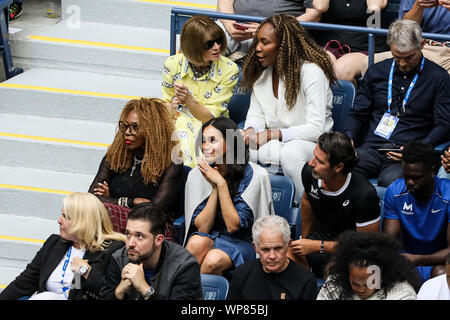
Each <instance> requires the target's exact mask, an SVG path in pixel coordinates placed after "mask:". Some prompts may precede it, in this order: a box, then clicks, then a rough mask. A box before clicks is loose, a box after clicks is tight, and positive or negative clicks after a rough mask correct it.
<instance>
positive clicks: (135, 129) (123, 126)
mask: <svg viewBox="0 0 450 320" xmlns="http://www.w3.org/2000/svg"><path fill="white" fill-rule="evenodd" d="M128 129H130V133H131V134H132V135H136V134H138V132H139V126H138V125H137V124H136V123H131V124H128V123H127V122H125V121H119V130H120V131H121V132H122V133H126V132H127V130H128Z"/></svg>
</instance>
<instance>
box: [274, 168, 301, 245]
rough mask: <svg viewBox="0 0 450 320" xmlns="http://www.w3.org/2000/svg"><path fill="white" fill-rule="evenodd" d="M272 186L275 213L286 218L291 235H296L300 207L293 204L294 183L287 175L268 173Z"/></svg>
mask: <svg viewBox="0 0 450 320" xmlns="http://www.w3.org/2000/svg"><path fill="white" fill-rule="evenodd" d="M269 177H270V184H271V187H272V202H273V208H274V210H275V214H276V215H279V216H281V217H283V218H285V219H286V220H287V222H288V223H289V226H290V227H291V237H292V238H294V239H296V238H297V237H298V233H299V230H301V227H300V225H299V224H300V222H301V220H300V208H296V207H295V206H294V199H295V185H294V183H293V182H292V180H291V179H290V178H289V177H286V176H281V175H275V174H269Z"/></svg>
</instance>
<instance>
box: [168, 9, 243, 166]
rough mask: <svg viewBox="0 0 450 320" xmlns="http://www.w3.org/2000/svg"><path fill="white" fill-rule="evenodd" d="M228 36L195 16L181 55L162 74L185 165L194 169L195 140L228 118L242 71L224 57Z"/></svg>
mask: <svg viewBox="0 0 450 320" xmlns="http://www.w3.org/2000/svg"><path fill="white" fill-rule="evenodd" d="M226 41H227V40H226V36H225V33H224V31H223V30H222V28H220V27H219V26H218V25H217V24H216V23H215V22H214V20H212V19H211V18H209V17H206V16H201V15H198V16H193V17H192V18H190V19H189V20H188V21H187V22H186V23H185V24H184V25H183V29H182V31H181V36H180V49H181V53H179V54H176V55H173V56H171V57H169V58H168V59H167V60H166V61H165V63H164V67H163V70H162V77H163V82H162V95H163V99H164V101H165V102H166V106H167V108H168V109H169V110H170V112H171V114H172V116H173V118H174V119H176V122H175V129H176V130H177V132H178V136H179V138H180V147H181V150H182V152H183V162H184V164H185V165H186V166H190V167H195V166H196V165H197V160H196V157H195V138H196V136H197V135H198V132H199V130H200V128H201V126H202V124H203V123H205V122H207V121H208V120H210V119H212V118H218V117H220V116H225V117H229V114H228V102H229V101H230V99H231V96H232V95H233V89H234V87H235V85H236V83H237V81H238V78H239V69H238V67H237V65H236V64H235V63H234V62H233V61H231V60H230V59H228V58H226V57H224V56H223V55H222V54H223V53H224V52H225V50H226V47H227V43H226Z"/></svg>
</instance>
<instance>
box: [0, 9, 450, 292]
mask: <svg viewBox="0 0 450 320" xmlns="http://www.w3.org/2000/svg"><path fill="white" fill-rule="evenodd" d="M387 6H388V1H387V0H379V1H377V0H367V1H360V0H335V1H330V0H312V1H308V0H305V1H287V0H286V1H268V4H266V5H265V6H261V5H260V1H256V0H254V1H252V0H218V10H219V11H220V12H224V13H236V14H246V15H257V16H263V17H267V18H266V19H265V20H263V21H262V22H261V23H260V24H257V23H238V22H236V21H232V20H225V19H223V20H221V21H217V22H215V21H214V20H212V19H211V18H209V17H206V16H194V17H192V18H190V19H189V20H188V21H187V22H186V23H185V24H184V26H183V30H182V33H181V38H180V53H178V54H176V55H174V56H170V57H169V58H168V59H167V60H166V62H165V63H164V65H163V66H161V67H162V99H161V100H160V99H156V98H141V99H135V100H131V101H129V102H128V103H127V104H126V105H125V107H124V109H123V111H122V114H121V116H120V119H119V121H118V130H117V132H116V135H115V138H114V141H113V142H112V144H111V146H110V147H109V148H108V150H107V152H106V154H105V156H104V158H103V159H102V161H101V163H100V166H99V170H98V173H97V174H96V176H95V178H94V180H93V182H92V185H91V187H90V188H89V190H86V191H88V192H85V193H73V194H71V195H69V196H67V197H66V198H65V200H64V203H63V206H62V209H61V217H60V218H59V219H58V224H59V225H60V234H59V235H52V236H50V237H49V238H48V239H47V241H46V242H45V243H44V245H43V246H42V248H41V249H40V250H39V252H38V253H37V254H36V256H35V257H34V259H33V260H32V262H31V263H30V264H29V265H27V267H26V269H25V270H24V271H23V272H22V273H21V274H20V275H19V276H18V277H17V278H16V279H15V280H14V281H13V282H11V283H10V284H9V285H8V286H7V287H6V289H4V290H3V291H2V292H1V293H0V299H9V300H12V299H19V298H21V297H24V296H29V297H31V298H30V299H41V300H46V299H47V300H54V299H60V300H67V299H77V300H79V299H107V300H128V299H132V300H135V299H142V300H149V299H150V300H154V299H155V300H167V299H169V300H172V299H202V288H201V274H215V275H221V276H226V277H227V278H228V280H229V281H230V282H231V287H230V292H229V296H228V299H231V300H248V299H250V300H251V299H264V300H278V299H281V300H284V299H287V300H294V299H295V300H315V299H316V298H317V299H329V300H336V299H351V300H365V299H369V300H372V299H398V300H400V299H407V300H415V299H449V296H450V295H449V292H450V281H449V280H448V277H449V260H450V259H449V254H450V228H449V222H450V205H449V202H450V180H449V179H448V174H449V172H450V148H449V146H446V148H448V149H447V150H446V151H444V152H442V154H440V155H438V154H437V153H436V151H435V149H434V147H436V146H437V145H439V144H442V143H445V142H446V140H448V138H449V137H450V116H449V115H450V75H449V72H450V71H449V63H448V62H449V57H450V54H449V50H450V48H449V44H448V42H437V41H432V40H427V39H423V38H422V31H424V32H434V33H444V34H448V33H449V31H450V30H449V29H448V28H449V26H450V1H448V0H436V1H434V0H415V1H414V0H402V1H401V3H400V11H399V19H398V20H396V21H394V22H392V24H391V25H390V27H389V31H388V34H387V40H386V42H384V41H385V40H384V39H382V40H381V41H380V40H379V39H377V40H376V51H377V52H381V51H385V49H386V48H388V49H389V52H388V54H387V55H385V56H383V58H381V57H382V55H378V56H377V55H375V60H376V62H377V63H375V64H373V65H371V66H369V67H368V68H365V67H361V66H362V65H363V64H364V62H365V61H366V60H367V54H368V52H367V38H366V35H362V34H355V33H350V32H348V33H347V32H327V33H325V34H323V33H314V32H309V31H308V30H305V29H304V28H303V27H302V26H301V23H300V22H301V21H315V22H317V21H321V22H326V23H332V24H345V25H353V26H365V25H366V23H367V20H368V18H369V16H370V15H371V14H373V13H377V12H379V11H382V10H383V9H384V8H386V7H387ZM389 55H390V57H389ZM366 69H367V70H366ZM362 74H363V78H362V79H360V81H359V82H358V88H357V90H358V91H357V95H356V98H355V101H354V103H353V106H352V109H351V110H350V112H349V114H348V116H347V118H346V121H345V126H344V127H345V129H344V130H343V132H332V127H333V119H332V101H333V93H332V90H331V87H332V86H333V85H337V81H338V79H339V80H346V81H352V82H353V83H355V84H357V82H356V79H357V78H358V77H360V76H361V75H362ZM240 75H242V81H241V83H240V86H241V88H243V89H244V90H247V91H251V101H250V105H249V111H248V114H247V118H246V121H245V125H244V128H243V129H242V130H241V129H238V126H237V124H236V123H235V122H234V121H233V120H231V119H229V113H228V109H227V106H228V102H229V101H230V99H231V97H232V95H233V93H234V92H235V91H236V85H237V83H238V79H239V77H240ZM438 156H440V158H438ZM274 164H276V165H277V166H280V167H281V168H282V171H281V172H280V173H279V174H282V175H284V176H286V177H288V178H289V179H291V180H292V181H293V183H294V185H295V189H296V195H295V199H296V201H297V203H298V204H299V206H300V213H301V219H302V223H301V232H300V234H301V235H300V238H298V239H294V238H292V234H291V230H290V227H289V225H288V223H287V221H286V220H285V219H284V218H282V217H280V216H278V215H277V214H275V212H274V206H273V198H272V192H271V184H270V178H269V173H268V172H267V170H266V169H265V167H264V166H265V165H274ZM438 171H439V177H438V176H437V174H438ZM371 178H376V179H377V180H378V181H377V186H378V187H384V188H387V189H385V195H384V197H381V199H380V197H379V193H377V189H376V188H375V187H374V185H373V184H372V183H371V182H369V180H368V179H371ZM380 200H381V201H380ZM122 213H125V215H126V217H127V219H126V221H124V222H123V225H122V227H121V228H119V227H118V226H117V223H116V224H114V225H113V223H112V220H111V218H117V216H119V215H120V214H122ZM180 214H181V215H184V217H185V232H184V238H183V239H177V238H176V235H175V233H174V231H173V226H172V224H173V222H174V220H175V219H176V218H177V217H178V216H179V215H180ZM113 220H114V219H113ZM114 221H116V220H114ZM116 222H117V221H116ZM113 228H114V229H115V230H113ZM317 279H323V280H324V281H325V283H324V284H323V285H319V286H318V285H317ZM422 284H423V285H422Z"/></svg>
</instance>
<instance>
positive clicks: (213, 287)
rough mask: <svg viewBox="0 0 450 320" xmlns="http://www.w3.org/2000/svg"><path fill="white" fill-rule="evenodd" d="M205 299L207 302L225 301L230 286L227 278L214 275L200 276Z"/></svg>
mask: <svg viewBox="0 0 450 320" xmlns="http://www.w3.org/2000/svg"><path fill="white" fill-rule="evenodd" d="M200 277H201V281H202V290H203V298H204V299H205V300H225V299H226V298H227V295H228V290H229V288H230V284H229V282H228V280H227V279H226V278H225V277H222V276H218V275H214V274H204V273H202V274H200Z"/></svg>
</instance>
